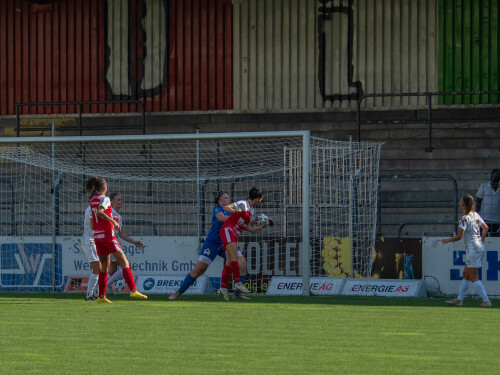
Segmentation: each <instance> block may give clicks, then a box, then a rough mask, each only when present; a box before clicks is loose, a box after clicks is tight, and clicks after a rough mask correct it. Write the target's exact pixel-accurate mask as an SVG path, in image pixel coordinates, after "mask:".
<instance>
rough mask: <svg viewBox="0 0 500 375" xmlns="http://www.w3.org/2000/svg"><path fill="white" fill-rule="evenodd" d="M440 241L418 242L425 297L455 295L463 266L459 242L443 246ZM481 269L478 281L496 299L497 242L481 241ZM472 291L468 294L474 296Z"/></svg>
mask: <svg viewBox="0 0 500 375" xmlns="http://www.w3.org/2000/svg"><path fill="white" fill-rule="evenodd" d="M441 239H442V237H425V238H423V239H422V240H423V241H422V244H423V245H422V250H423V265H422V267H423V273H424V280H425V284H426V286H427V291H428V293H429V295H432V296H443V295H457V294H458V290H459V288H460V284H461V282H462V273H463V269H464V266H465V247H464V242H463V240H461V241H458V242H451V243H447V244H446V245H443V244H442V242H441ZM484 245H485V252H484V257H483V267H482V268H480V269H479V279H480V280H481V281H482V283H483V284H484V287H485V289H486V293H487V294H488V295H489V296H500V283H499V282H498V277H499V275H500V238H498V237H491V238H490V237H487V238H486V240H485V241H484ZM475 293H476V291H475V290H474V288H473V287H470V288H469V294H471V295H475Z"/></svg>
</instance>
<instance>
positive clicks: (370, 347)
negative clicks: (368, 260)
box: [0, 293, 500, 374]
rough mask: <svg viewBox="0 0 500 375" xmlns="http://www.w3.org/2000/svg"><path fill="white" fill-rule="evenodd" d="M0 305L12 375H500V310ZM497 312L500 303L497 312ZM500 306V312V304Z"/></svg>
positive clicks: (57, 298) (3, 298) (3, 300)
mask: <svg viewBox="0 0 500 375" xmlns="http://www.w3.org/2000/svg"><path fill="white" fill-rule="evenodd" d="M110 298H111V299H112V300H113V302H114V303H113V304H112V305H107V304H97V303H95V302H85V301H84V300H83V296H82V295H73V294H14V293H1V294H0V327H1V331H0V349H1V350H0V373H2V374H31V373H39V374H89V373H97V374H447V373H463V374H466V373H497V372H498V369H499V368H500V357H499V356H498V355H497V348H498V347H500V335H499V334H498V321H499V317H500V309H497V308H496V307H495V306H494V307H493V308H480V307H479V303H480V301H479V300H472V299H466V301H465V305H466V306H464V307H449V306H446V305H445V304H444V299H432V298H429V299H389V298H348V297H309V298H305V297H261V296H253V297H252V299H251V300H250V301H234V300H231V301H230V302H224V301H222V300H221V299H220V298H219V297H217V296H182V297H181V298H180V299H178V300H177V301H168V300H167V296H158V295H151V296H150V299H149V300H148V301H132V300H130V299H129V298H128V297H127V296H111V297H110ZM493 303H494V305H496V304H497V301H495V300H494V301H493ZM498 306H500V303H499V304H498Z"/></svg>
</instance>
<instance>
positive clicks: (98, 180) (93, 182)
mask: <svg viewBox="0 0 500 375" xmlns="http://www.w3.org/2000/svg"><path fill="white" fill-rule="evenodd" d="M105 185H106V180H105V179H104V178H102V177H97V176H92V177H90V178H89V179H88V180H87V182H85V191H86V192H87V193H89V194H90V196H91V197H92V196H94V195H96V193H97V192H98V191H102V190H103V189H104V186H105Z"/></svg>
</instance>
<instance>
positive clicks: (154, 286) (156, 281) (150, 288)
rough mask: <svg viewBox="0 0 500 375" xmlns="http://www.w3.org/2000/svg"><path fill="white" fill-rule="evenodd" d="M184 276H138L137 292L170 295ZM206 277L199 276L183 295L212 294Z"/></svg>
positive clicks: (177, 287) (179, 284)
mask: <svg viewBox="0 0 500 375" xmlns="http://www.w3.org/2000/svg"><path fill="white" fill-rule="evenodd" d="M183 280H184V276H158V275H149V276H144V275H140V276H138V277H137V280H136V282H135V284H136V287H137V290H138V291H139V292H141V293H146V294H171V293H173V292H175V291H176V290H177V289H179V287H180V286H181V284H182V281H183ZM211 285H212V284H211V283H210V282H209V280H208V277H207V276H200V277H199V278H198V279H197V280H196V281H195V282H194V283H193V284H192V285H191V287H190V288H189V289H188V290H186V292H185V294H206V293H213V288H212V287H211Z"/></svg>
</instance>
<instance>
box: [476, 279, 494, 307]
mask: <svg viewBox="0 0 500 375" xmlns="http://www.w3.org/2000/svg"><path fill="white" fill-rule="evenodd" d="M472 285H474V288H476V292H477V294H479V297H481V298H482V299H483V302H490V299H489V298H488V295H487V294H486V290H485V289H484V285H483V283H482V282H481V281H480V280H477V281H474V282H473V283H472Z"/></svg>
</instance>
